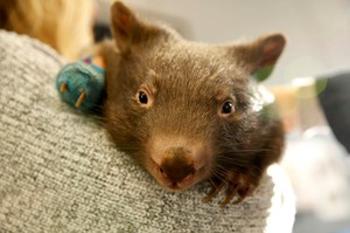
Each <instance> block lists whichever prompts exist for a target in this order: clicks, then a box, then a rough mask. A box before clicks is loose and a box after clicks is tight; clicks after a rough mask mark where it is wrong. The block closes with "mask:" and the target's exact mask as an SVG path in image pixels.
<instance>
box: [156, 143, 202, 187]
mask: <svg viewBox="0 0 350 233" xmlns="http://www.w3.org/2000/svg"><path fill="white" fill-rule="evenodd" d="M194 163H195V161H193V158H192V156H191V151H188V150H185V149H184V148H183V147H174V148H169V149H168V150H167V151H166V152H165V156H164V159H163V161H162V162H161V164H160V165H159V171H160V173H161V175H162V176H163V178H164V179H167V180H168V181H169V182H170V187H172V188H176V187H177V186H178V184H179V183H181V182H182V181H185V180H189V179H191V177H192V176H193V175H195V173H196V169H195V167H196V166H195V164H194Z"/></svg>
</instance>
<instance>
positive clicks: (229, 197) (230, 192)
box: [220, 184, 237, 208]
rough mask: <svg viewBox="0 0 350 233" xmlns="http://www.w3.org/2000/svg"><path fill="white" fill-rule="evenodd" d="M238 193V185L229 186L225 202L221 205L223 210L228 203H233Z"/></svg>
mask: <svg viewBox="0 0 350 233" xmlns="http://www.w3.org/2000/svg"><path fill="white" fill-rule="evenodd" d="M236 191H237V185H234V184H229V186H228V188H227V191H226V196H225V200H224V201H223V202H222V203H221V204H220V207H221V208H224V207H225V206H226V205H227V204H228V203H230V202H231V200H232V199H233V197H234V196H235V195H236Z"/></svg>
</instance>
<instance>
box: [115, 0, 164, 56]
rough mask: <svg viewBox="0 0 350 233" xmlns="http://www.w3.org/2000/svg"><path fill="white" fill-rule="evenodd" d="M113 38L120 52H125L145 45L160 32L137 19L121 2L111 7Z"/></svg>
mask: <svg viewBox="0 0 350 233" xmlns="http://www.w3.org/2000/svg"><path fill="white" fill-rule="evenodd" d="M111 22H112V31H113V36H114V38H115V40H116V42H117V46H118V47H119V49H120V51H121V52H127V51H128V50H129V49H130V48H131V47H132V46H135V45H139V44H141V43H146V42H147V41H149V40H150V39H152V38H154V37H155V36H156V35H159V34H160V33H162V30H161V29H160V28H158V27H156V26H155V25H152V24H149V23H147V22H145V21H143V20H141V19H139V18H138V17H137V16H136V15H135V14H134V13H133V12H132V11H131V10H130V9H129V8H128V7H126V6H125V5H124V4H123V3H122V2H121V1H116V2H115V3H114V4H113V5H112V7H111Z"/></svg>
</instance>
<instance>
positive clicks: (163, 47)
mask: <svg viewBox="0 0 350 233" xmlns="http://www.w3.org/2000/svg"><path fill="white" fill-rule="evenodd" d="M112 27H113V28H112V29H113V31H114V37H115V40H116V42H117V43H116V44H114V43H111V42H107V43H106V44H105V45H103V46H101V53H102V54H103V55H104V56H105V59H106V62H107V88H106V100H105V105H104V114H105V117H106V127H107V129H108V131H109V133H110V134H111V136H112V139H113V140H114V142H115V143H116V145H117V146H118V148H120V149H121V150H124V151H126V152H128V153H129V154H131V155H133V156H134V157H135V159H136V160H137V161H139V162H140V163H141V164H142V165H143V166H144V167H145V168H146V169H147V170H148V171H149V172H150V173H151V174H152V175H153V176H154V177H155V178H156V179H157V180H158V181H159V183H161V184H162V185H163V186H165V187H166V188H168V189H171V190H182V189H185V188H188V187H190V186H192V185H193V184H195V183H197V182H200V181H202V180H205V179H210V181H211V182H212V184H213V186H214V189H213V192H211V193H210V195H215V194H216V193H217V191H219V189H220V188H221V187H222V186H223V184H226V185H227V196H226V200H225V202H224V204H226V203H228V202H229V201H230V200H231V198H232V196H233V195H234V194H238V196H239V197H240V199H243V198H244V197H245V196H246V195H248V194H250V193H251V192H252V191H253V190H254V188H255V187H256V186H257V185H258V183H259V180H260V178H261V176H262V175H263V173H264V172H265V170H266V168H267V166H268V165H270V164H271V163H273V162H276V161H278V160H279V158H280V156H281V151H282V148H283V130H282V127H281V123H280V120H279V118H278V117H277V115H276V114H275V112H274V107H273V106H272V105H269V106H265V107H264V109H263V110H262V111H259V112H255V111H253V110H252V105H251V104H252V103H251V96H252V95H253V93H251V90H250V85H252V84H251V81H250V80H249V76H250V75H251V74H252V73H253V72H255V71H256V70H258V69H260V68H263V67H265V66H266V65H271V64H274V63H275V62H276V60H277V59H278V57H279V55H280V54H281V52H282V49H283V47H284V43H285V41H284V38H283V36H281V35H279V34H274V35H270V36H266V37H262V38H260V39H259V40H257V41H255V42H253V43H245V44H231V45H209V44H204V43H195V42H190V41H186V40H184V39H183V38H181V36H179V35H178V34H177V33H176V32H174V31H173V30H171V29H169V28H168V27H166V26H163V25H155V24H150V23H148V22H145V21H141V20H140V19H139V18H138V17H136V16H135V15H134V14H133V13H132V12H131V11H130V10H129V9H128V8H126V7H125V6H124V5H123V4H122V3H120V2H116V3H115V4H114V5H113V6H112ZM116 45H117V46H116ZM143 87H146V89H147V90H151V91H149V92H150V93H148V94H149V97H150V99H152V104H151V105H150V106H149V107H147V108H145V107H142V106H141V105H140V103H139V102H138V101H137V93H138V90H139V89H140V88H143ZM146 92H147V91H146ZM228 99H229V100H230V101H231V102H232V103H233V105H234V108H235V111H234V112H233V113H232V114H229V115H228V116H223V115H222V114H221V108H222V104H223V103H224V102H225V101H226V100H228ZM177 183H178V185H177ZM210 197H211V196H209V198H210Z"/></svg>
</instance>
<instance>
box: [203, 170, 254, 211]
mask: <svg viewBox="0 0 350 233" xmlns="http://www.w3.org/2000/svg"><path fill="white" fill-rule="evenodd" d="M210 183H211V186H212V188H211V190H210V191H209V193H208V194H207V196H206V197H205V198H203V202H205V203H208V202H210V201H211V200H212V199H213V198H214V197H215V196H216V195H217V194H218V193H219V192H220V191H221V190H222V189H223V188H226V194H225V199H224V201H223V202H222V203H221V204H220V206H221V207H225V206H226V205H227V204H228V203H230V202H231V201H232V199H233V198H234V197H236V200H235V201H234V202H233V203H234V204H238V203H241V202H242V201H243V200H244V199H245V198H246V197H247V196H249V195H250V194H252V192H253V191H254V190H255V188H256V187H257V184H258V182H256V180H254V179H252V177H250V176H249V175H245V174H242V173H235V172H229V173H228V174H227V175H226V176H225V177H213V178H211V179H210Z"/></svg>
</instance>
